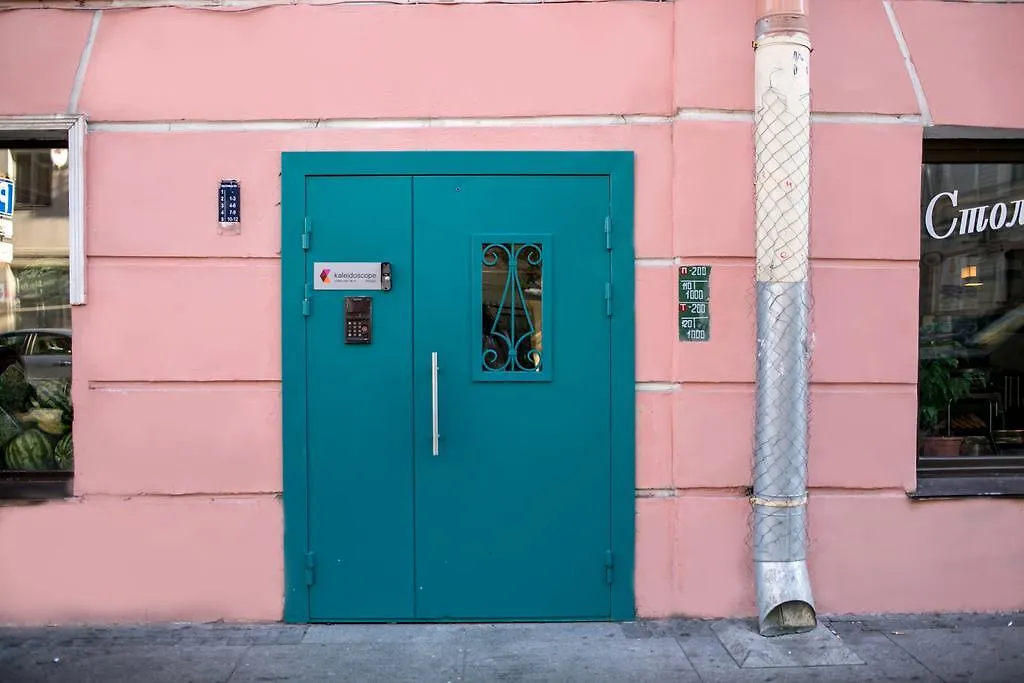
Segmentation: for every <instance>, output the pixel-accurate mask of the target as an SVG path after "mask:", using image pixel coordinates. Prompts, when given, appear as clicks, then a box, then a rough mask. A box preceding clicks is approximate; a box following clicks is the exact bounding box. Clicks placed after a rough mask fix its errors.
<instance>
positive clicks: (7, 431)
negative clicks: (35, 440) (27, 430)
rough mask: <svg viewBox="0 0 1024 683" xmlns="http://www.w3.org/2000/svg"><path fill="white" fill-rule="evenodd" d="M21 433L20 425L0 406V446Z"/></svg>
mask: <svg viewBox="0 0 1024 683" xmlns="http://www.w3.org/2000/svg"><path fill="white" fill-rule="evenodd" d="M18 434H21V425H20V424H18V421H17V420H16V419H15V418H14V417H12V416H11V415H10V414H9V413H8V412H7V411H6V410H4V409H3V408H0V447H3V446H4V445H6V444H7V442H8V441H10V440H11V439H13V438H14V437H16V436H17V435H18Z"/></svg>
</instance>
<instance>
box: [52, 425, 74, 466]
mask: <svg viewBox="0 0 1024 683" xmlns="http://www.w3.org/2000/svg"><path fill="white" fill-rule="evenodd" d="M53 457H54V459H55V460H56V461H57V469H60V470H73V469H75V444H74V442H73V441H72V440H71V434H65V435H64V438H62V439H61V440H60V441H58V442H57V445H56V446H54V447H53Z"/></svg>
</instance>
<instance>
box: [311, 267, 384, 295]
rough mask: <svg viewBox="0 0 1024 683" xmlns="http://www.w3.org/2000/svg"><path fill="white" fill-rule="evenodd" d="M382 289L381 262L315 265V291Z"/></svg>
mask: <svg viewBox="0 0 1024 683" xmlns="http://www.w3.org/2000/svg"><path fill="white" fill-rule="evenodd" d="M380 288H381V277H380V261H377V262H357V263H334V262H330V263H324V262H316V263H314V264H313V289H328V290H330V289H334V290H352V289H365V290H379V289H380Z"/></svg>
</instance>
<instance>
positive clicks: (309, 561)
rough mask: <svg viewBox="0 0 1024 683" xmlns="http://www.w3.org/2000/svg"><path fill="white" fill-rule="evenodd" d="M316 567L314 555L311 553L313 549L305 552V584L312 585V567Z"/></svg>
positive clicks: (313, 577)
mask: <svg viewBox="0 0 1024 683" xmlns="http://www.w3.org/2000/svg"><path fill="white" fill-rule="evenodd" d="M315 568H316V557H315V556H314V555H313V551H309V552H308V553H306V585H307V586H312V585H313V580H314V579H315V576H314V575H313V569H315Z"/></svg>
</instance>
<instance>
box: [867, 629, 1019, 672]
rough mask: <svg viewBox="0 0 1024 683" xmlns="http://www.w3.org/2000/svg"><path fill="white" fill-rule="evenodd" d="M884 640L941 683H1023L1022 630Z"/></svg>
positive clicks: (914, 634)
mask: <svg viewBox="0 0 1024 683" xmlns="http://www.w3.org/2000/svg"><path fill="white" fill-rule="evenodd" d="M887 637H888V638H889V639H890V640H891V641H892V642H893V643H895V644H896V645H898V646H899V647H900V648H902V649H903V650H905V651H906V652H908V653H909V654H910V655H911V656H912V657H914V659H916V660H917V661H919V662H920V663H921V664H922V665H924V666H925V667H927V668H928V670H929V671H931V672H933V673H934V674H935V675H936V676H938V677H939V678H941V679H943V680H945V681H957V682H963V683H1004V682H1010V681H1024V630H1022V629H1021V628H1019V627H1016V626H1009V627H1003V628H998V627H997V628H979V627H974V626H968V627H965V628H956V629H946V628H932V629H907V630H904V631H890V632H888V636H887Z"/></svg>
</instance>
